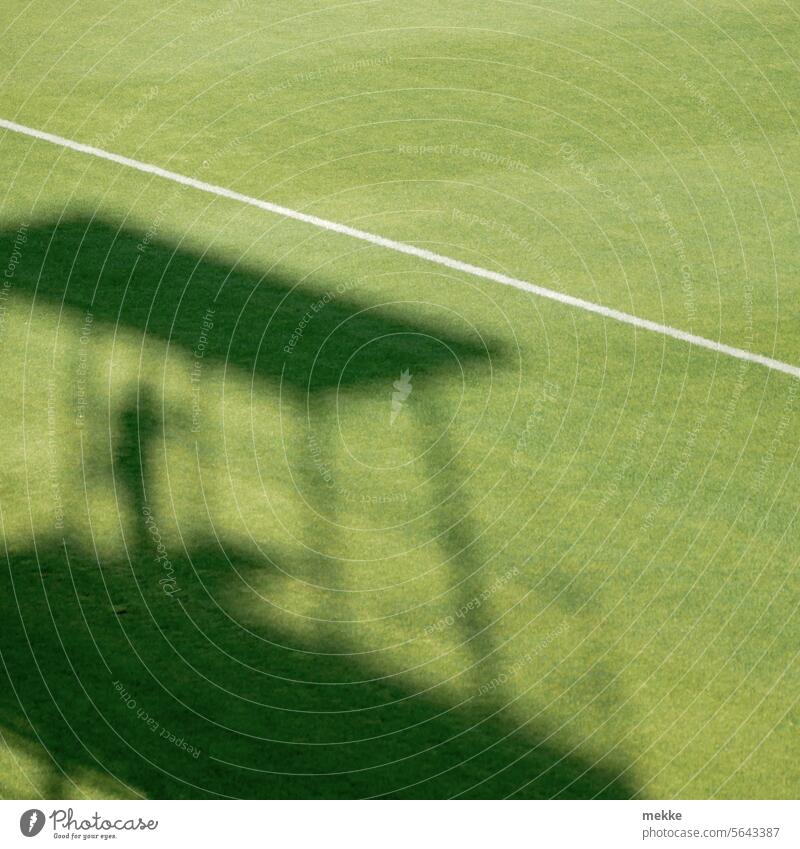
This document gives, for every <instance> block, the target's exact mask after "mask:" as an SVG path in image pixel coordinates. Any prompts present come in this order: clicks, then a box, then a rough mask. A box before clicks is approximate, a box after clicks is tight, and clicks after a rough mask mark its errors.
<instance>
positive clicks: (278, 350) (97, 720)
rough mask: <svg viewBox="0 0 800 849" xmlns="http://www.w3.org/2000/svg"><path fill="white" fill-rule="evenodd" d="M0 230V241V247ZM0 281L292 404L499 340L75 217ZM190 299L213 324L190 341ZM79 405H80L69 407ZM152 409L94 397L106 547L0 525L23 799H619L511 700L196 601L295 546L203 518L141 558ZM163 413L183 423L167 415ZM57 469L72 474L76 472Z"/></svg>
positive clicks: (452, 549)
mask: <svg viewBox="0 0 800 849" xmlns="http://www.w3.org/2000/svg"><path fill="white" fill-rule="evenodd" d="M13 238H14V234H13V233H12V234H8V233H6V234H4V235H3V239H2V245H3V247H5V245H6V243H7V242H8V241H13ZM143 245H144V249H142V246H143ZM15 285H16V287H17V290H18V291H19V290H22V291H24V292H26V294H27V295H29V296H30V297H34V296H35V298H36V301H37V302H39V301H40V300H42V299H44V300H45V301H47V302H48V303H49V304H52V305H56V306H57V307H63V309H64V310H65V311H69V312H72V313H75V314H76V315H77V317H78V319H80V317H81V316H82V315H83V314H85V313H86V312H87V311H89V312H91V313H92V315H93V320H94V322H95V323H96V324H99V323H104V324H106V325H107V326H108V327H109V328H111V329H113V328H117V329H121V328H124V329H125V330H126V331H128V332H133V333H139V334H141V335H142V336H143V337H145V336H146V337H148V338H153V337H156V338H161V339H164V340H169V344H170V345H171V346H178V347H179V348H181V349H183V351H184V352H186V353H191V352H193V351H195V350H197V347H198V344H202V345H203V346H204V362H217V363H225V364H227V367H229V368H235V369H237V370H243V371H244V372H245V373H247V374H248V375H250V374H253V375H254V376H255V377H256V378H257V379H258V380H259V381H260V382H258V383H256V385H255V391H265V390H264V388H263V387H264V383H263V381H267V382H272V383H273V385H274V387H277V385H278V383H279V381H280V379H281V375H283V390H284V391H287V390H288V391H290V392H294V393H296V395H297V396H298V397H301V398H307V397H308V398H310V399H311V400H310V403H311V404H324V403H325V402H324V398H325V396H326V393H327V392H328V391H329V390H336V389H346V390H347V391H352V392H357V391H360V390H361V389H363V388H364V387H367V386H369V385H371V384H374V383H376V382H378V383H380V385H383V382H385V380H386V374H387V373H388V374H396V373H398V372H399V371H400V370H402V369H403V368H405V367H406V365H407V364H408V363H409V362H414V363H420V364H421V365H420V366H419V368H424V369H427V370H430V371H431V372H433V371H436V370H437V369H438V370H440V371H446V370H449V369H452V368H453V353H455V355H456V356H457V358H458V360H459V361H460V363H461V365H462V366H465V367H473V368H475V369H476V370H479V369H481V368H482V367H483V365H482V364H484V363H485V360H486V358H487V357H489V356H494V357H498V356H502V351H501V350H500V348H499V347H498V346H494V347H493V348H490V349H488V350H487V348H486V347H484V345H483V343H482V342H481V341H480V340H478V339H476V338H474V337H473V336H471V335H470V334H469V333H468V332H467V330H466V329H465V328H459V327H457V326H455V325H454V326H448V327H442V326H435V325H432V324H431V323H430V321H429V320H427V319H423V318H420V321H419V322H415V321H413V320H412V319H410V318H409V316H408V313H403V314H402V315H401V314H400V313H397V312H395V311H392V310H390V309H388V308H372V307H370V305H369V303H368V301H367V300H366V299H365V301H364V302H363V303H362V302H360V301H358V300H357V299H355V298H354V296H353V294H352V292H351V293H347V292H344V293H339V292H337V294H336V297H335V298H332V299H331V300H330V301H329V302H327V303H326V304H324V308H321V309H319V310H315V305H316V304H318V303H319V300H320V294H319V292H315V293H314V294H309V291H308V290H307V289H306V288H303V287H298V286H296V281H293V280H292V279H291V278H290V277H288V276H285V275H281V274H280V273H277V272H276V273H274V274H273V273H270V274H267V275H264V274H261V273H259V272H258V271H257V270H254V269H239V270H237V271H235V272H232V271H231V270H230V268H229V266H227V265H226V264H225V263H224V262H221V261H215V260H212V259H208V258H203V257H200V256H198V255H196V254H194V253H191V252H188V251H185V250H176V248H175V247H174V246H171V245H167V244H162V243H159V242H157V241H152V240H151V241H147V240H146V239H145V237H144V236H143V235H142V234H137V233H131V232H128V231H125V230H122V231H120V230H117V229H116V228H113V227H111V226H109V225H108V224H106V223H102V222H96V221H95V222H87V221H72V222H67V223H62V224H61V225H59V226H58V227H57V228H54V227H42V228H39V229H36V228H32V229H31V230H30V232H29V234H28V241H27V244H26V257H25V268H24V269H23V268H22V267H20V270H19V274H18V277H17V279H16V281H15ZM323 291H324V287H323ZM334 291H336V290H335V289H334ZM209 308H211V309H213V310H214V320H213V333H209V334H207V338H206V339H204V340H203V341H202V342H200V341H199V340H200V339H201V336H202V327H203V316H204V314H205V313H206V311H207V310H208V309H209ZM308 315H310V316H312V318H311V319H310V320H308V321H306V323H305V325H304V326H303V327H302V331H303V332H302V334H301V335H300V336H299V337H298V338H297V340H296V342H294V343H292V342H290V340H291V339H292V336H293V334H295V332H296V329H297V328H298V327H299V326H300V324H301V322H302V320H303V317H304V316H308ZM343 328H344V330H343ZM374 339H382V340H389V341H388V342H385V341H384V343H383V344H382V345H381V346H380V355H379V356H375V357H363V358H360V359H359V360H358V363H359V366H358V368H353V367H351V366H347V367H345V366H346V364H348V363H351V362H352V354H353V352H354V351H356V350H357V349H358V348H359V347H360V346H362V345H363V344H364V343H365V342H370V341H371V340H374ZM442 342H444V343H445V344H444V345H443V344H442ZM287 346H288V347H290V348H291V352H290V353H287V351H286V350H285V348H286V347H287ZM321 350H323V351H324V356H318V354H319V353H320V351H321ZM415 368H416V366H415ZM459 379H460V378H459ZM103 403H105V401H101V400H100V399H89V401H88V405H87V406H88V409H89V411H90V413H91V410H92V408H93V407H92V405H93V404H97V405H99V406H102V404H103ZM163 410H164V399H162V398H160V397H154V396H153V395H152V393H151V391H150V390H147V389H144V388H140V389H138V390H137V389H136V387H135V386H134V388H133V390H132V392H131V394H130V396H129V397H127V398H126V399H125V400H124V402H123V404H122V409H121V412H120V411H118V412H117V413H115V421H114V422H113V436H112V437H111V447H112V461H111V467H112V477H113V480H112V485H113V491H114V493H115V494H116V495H117V496H118V497H119V498H120V499H121V501H122V502H123V503H125V504H127V505H132V507H131V509H132V511H133V512H134V516H133V519H132V521H130V522H127V523H126V524H125V526H124V531H123V538H124V542H125V546H126V549H127V557H126V558H122V559H120V558H106V557H104V556H103V555H101V554H98V552H97V551H96V549H95V547H94V545H93V541H92V539H91V538H90V537H88V536H87V535H86V534H85V533H83V532H79V531H78V530H76V529H75V528H74V527H71V526H70V523H69V517H67V524H66V526H65V531H64V541H63V544H62V543H61V542H60V541H59V540H58V539H56V538H55V537H56V536H57V535H52V536H51V537H50V538H45V539H37V541H36V544H35V545H34V544H33V541H31V542H30V543H25V542H24V541H23V542H22V543H18V542H15V540H14V539H12V540H11V541H10V547H9V549H8V551H7V566H6V568H2V569H0V621H2V623H3V624H2V628H1V629H0V655H1V656H2V661H3V666H0V730H8V731H10V732H12V733H13V734H14V735H16V736H17V737H19V738H22V739H24V740H27V741H32V742H33V741H37V740H38V741H40V742H41V743H42V744H43V746H44V747H45V748H46V750H47V752H48V753H49V757H50V759H51V760H52V770H51V772H52V776H53V778H52V779H49V780H48V782H47V783H46V785H44V786H41V787H40V788H39V789H40V791H41V792H42V793H43V794H45V795H48V796H50V797H56V796H57V797H70V796H72V795H74V793H75V789H74V787H73V786H72V785H71V783H70V780H69V777H70V776H74V777H78V778H81V777H83V776H85V775H86V774H87V773H97V774H102V775H105V776H113V777H114V778H115V779H117V780H118V781H119V782H121V783H122V785H123V787H124V788H127V789H128V792H129V793H141V794H144V795H146V796H148V797H154V798H183V797H206V796H231V797H244V798H298V797H299V798H360V797H367V796H376V795H389V796H392V795H394V796H399V797H412V798H413V797H426V798H442V797H451V796H455V795H458V794H465V795H466V796H470V795H476V796H478V797H481V798H487V797H500V796H506V795H509V794H513V793H514V792H515V791H517V790H518V788H520V787H523V786H524V788H525V789H524V791H523V794H524V795H525V796H526V797H529V798H551V797H557V796H558V797H561V798H590V797H594V796H596V795H599V796H601V797H614V798H619V797H629V796H631V795H632V794H633V793H634V792H635V788H634V787H633V786H632V785H631V784H630V782H629V780H628V779H627V778H625V779H622V778H619V777H618V776H619V775H620V773H621V771H622V770H623V769H624V768H625V766H626V765H625V764H620V763H618V762H613V763H612V762H609V763H602V762H600V763H598V762H592V761H591V760H589V759H588V758H586V757H584V756H582V755H580V754H577V753H575V752H572V751H571V747H569V746H568V741H565V740H562V739H558V738H556V737H551V736H550V734H549V731H548V730H546V729H537V728H532V727H530V724H529V725H527V726H525V728H524V729H522V730H520V729H519V728H518V726H519V718H518V717H514V716H512V715H511V714H510V712H508V713H507V712H506V711H504V710H498V709H497V706H496V705H494V704H489V703H487V702H486V701H481V700H480V699H476V698H472V699H468V700H467V701H466V702H463V703H461V704H452V703H451V702H450V700H451V699H452V696H450V695H448V692H447V690H446V688H445V687H435V688H433V689H428V690H426V691H423V692H420V691H419V684H418V682H416V681H415V680H414V678H413V676H412V675H409V676H408V678H407V680H406V679H405V678H404V677H403V676H400V675H392V676H391V677H384V676H382V674H381V672H380V670H376V669H375V668H374V667H372V666H370V665H369V663H368V662H367V661H365V660H364V659H363V658H361V657H360V656H357V655H348V654H347V653H348V651H351V650H352V645H351V644H349V643H347V642H346V641H344V640H342V641H340V642H336V641H335V640H334V639H333V638H332V639H331V640H329V641H326V642H325V644H324V645H317V644H315V643H314V642H313V641H311V640H307V641H306V642H303V641H302V640H301V639H299V640H298V641H296V642H295V643H294V644H293V646H292V647H291V648H289V647H286V646H285V645H284V640H285V635H286V633H287V628H286V627H279V625H278V624H273V621H272V620H271V619H270V616H265V617H264V621H263V622H260V623H259V624H258V625H257V626H253V625H252V623H248V626H247V627H246V628H245V627H243V626H242V623H240V622H237V621H236V618H235V616H233V615H231V614H230V612H229V610H228V609H227V608H226V607H225V605H224V604H221V603H220V600H221V599H225V598H226V597H228V596H229V594H230V592H231V588H232V586H233V587H234V588H236V587H238V586H239V584H240V583H241V587H240V591H241V592H246V591H247V590H246V587H247V581H246V580H245V581H243V582H240V578H241V577H244V578H245V579H246V578H247V577H248V576H249V575H251V574H253V573H255V572H258V573H259V577H260V579H261V580H262V581H263V580H264V579H266V580H270V579H271V577H272V576H273V575H274V576H275V579H276V580H277V579H278V574H277V569H276V567H275V564H280V563H281V562H287V563H290V562H291V561H292V559H293V558H298V559H299V558H301V557H302V556H303V553H302V552H295V551H281V550H275V551H274V552H270V558H269V560H270V562H265V560H264V556H263V553H262V552H260V551H259V550H257V549H256V548H255V546H254V545H251V544H250V543H248V541H247V540H246V539H227V538H226V539H224V540H222V541H220V540H218V539H216V538H215V537H214V535H213V533H212V530H211V529H209V532H208V535H207V538H206V539H205V541H201V542H197V541H196V538H195V541H193V542H192V544H191V550H188V551H187V550H181V549H180V548H179V547H177V546H174V545H173V546H171V547H170V548H169V550H168V551H167V550H163V551H162V549H161V548H160V541H161V536H162V534H161V531H162V530H163V529H162V528H160V527H159V522H160V521H161V517H160V516H157V515H156V514H155V512H153V513H151V512H150V506H149V505H150V504H151V500H150V489H151V482H152V481H153V479H154V478H155V476H156V474H157V469H156V465H157V463H158V459H157V453H158V452H157V447H156V446H157V445H158V444H159V437H160V434H161V432H162V431H163V428H164V418H163V416H164V412H163ZM103 412H104V413H106V412H107V411H105V410H104V411H103ZM179 412H180V414H182V415H183V416H184V419H185V421H186V422H187V424H186V427H187V429H188V427H189V416H188V413H187V412H186V411H179ZM167 414H169V413H167ZM87 447H88V450H89V451H91V450H92V448H93V446H92V445H88V446H87ZM451 452H452V447H448V445H447V443H446V442H442V443H441V445H440V446H439V448H438V449H437V452H433V453H432V454H431V457H430V460H429V469H428V471H429V474H431V475H434V474H435V473H437V472H438V473H439V476H438V478H437V483H436V488H435V490H434V497H435V498H436V499H437V501H445V500H447V498H448V493H449V491H450V490H451V489H452V487H451V486H448V484H447V475H448V474H451V472H449V471H448V470H447V468H446V466H447V462H448V460H449V459H450V457H451ZM443 469H444V470H443ZM75 479H76V484H75V485H76V486H82V484H81V483H79V481H80V470H79V469H76V470H75ZM468 508H469V505H468V503H467V501H466V496H465V494H464V493H463V492H462V493H460V494H458V495H456V496H455V497H454V498H453V499H451V501H450V508H449V509H448V510H447V511H446V515H448V516H450V517H451V519H452V520H453V521H452V522H451V525H450V526H449V527H448V528H444V529H443V530H444V549H445V551H446V554H447V557H449V558H450V562H449V564H448V569H449V570H451V572H452V577H451V582H452V584H456V583H457V581H458V577H459V570H463V572H464V575H463V577H464V578H465V579H466V580H465V582H464V588H463V589H462V590H460V591H459V596H458V597H459V598H460V599H466V598H467V597H468V596H470V595H474V594H475V593H476V592H478V591H479V586H478V585H477V583H476V581H477V576H478V575H479V574H480V571H479V569H478V560H479V553H478V552H477V546H478V545H479V543H476V540H478V539H479V537H480V529H479V528H477V527H475V526H474V525H473V524H472V523H471V522H470V521H469V520H468V519H463V517H464V516H465V515H466V514H467V512H468ZM460 517H461V520H460V521H459V518H460ZM288 571H289V572H290V573H291V572H292V571H293V570H292V569H288ZM237 591H239V590H237ZM476 639H477V641H478V642H479V643H480V645H481V649H480V651H481V653H482V654H485V653H487V652H488V651H489V650H490V649H491V647H492V644H491V642H490V641H488V634H483V635H481V636H478V637H477V638H476ZM487 665H490V664H487ZM21 706H22V707H21ZM473 785H479V786H478V788H477V790H475V791H474V792H473V793H471V792H470V788H472V787H473Z"/></svg>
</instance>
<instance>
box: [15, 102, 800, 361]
mask: <svg viewBox="0 0 800 849" xmlns="http://www.w3.org/2000/svg"><path fill="white" fill-rule="evenodd" d="M0 127H2V128H4V129H6V130H10V131H11V132H13V133H21V134H22V135H25V136H30V137H31V138H34V139H39V140H41V141H46V142H50V144H55V145H58V146H59V147H64V148H67V149H69V150H74V151H76V152H78V153H85V154H88V155H89V156H96V157H97V158H98V159H107V160H108V161H109V162H116V163H117V164H118V165H124V166H125V167H126V168H133V169H135V170H136V171H142V172H144V173H145V174H153V175H154V176H156V177H162V178H163V179H165V180H171V181H172V182H173V183H180V184H181V185H183V186H191V187H192V188H193V189H197V190H198V191H201V192H207V193H208V194H211V195H217V196H219V197H223V198H228V199H229V200H235V201H239V203H246V204H248V205H249V206H255V207H258V208H259V209H263V210H265V211H266V212H272V213H274V214H275V215H281V216H283V217H284V218H293V219H294V220H295V221H302V222H303V223H305V224H311V225H312V226H314V227H319V228H320V229H321V230H330V231H331V232H333V233H340V234H342V235H343V236H350V237H351V238H352V239H359V240H361V241H362V242H369V244H371V245H378V246H379V247H382V248H387V249H388V250H390V251H396V252H397V253H401V254H409V255H410V256H415V257H418V258H419V259H424V260H425V261H426V262H432V263H435V264H436V265H443V266H444V267H445V268H452V269H454V270H455V271H462V272H464V273H465V274H471V275H472V276H473V277H482V278H483V279H484V280H491V281H492V282H494V283H501V284H502V285H504V286H513V287H514V288H515V289H521V290H522V291H523V292H530V294H532V295H537V296H538V297H540V298H548V299H549V300H551V301H557V302H558V303H560V304H566V305H567V306H570V307H576V308H577V309H581V310H584V311H585V312H591V313H595V314H597V315H602V316H603V317H604V318H611V319H613V320H614V321H621V322H622V323H623V324H630V325H633V327H641V328H642V329H643V330H649V331H651V332H652V333H660V334H661V335H662V336H669V337H670V338H671V339H678V340H680V341H681V342H687V343H688V344H690V345H697V346H698V347H699V348H707V349H708V350H709V351H716V353H718V354H725V355H726V356H728V357H735V358H736V359H737V360H746V361H747V362H751V363H758V365H762V366H765V367H766V368H769V369H773V370H774V371H780V372H783V373H784V374H790V375H791V376H792V377H797V378H800V367H798V366H793V365H790V364H789V363H784V362H781V361H780V360H774V359H772V358H771V357H765V356H762V355H761V354H754V353H752V352H751V351H745V350H743V349H741V348H733V347H731V346H730V345H723V344H722V343H721V342H715V341H713V340H712V339H706V338H705V337H703V336H696V335H695V334H694V333H686V332H685V331H683V330H678V329H677V328H675V327H670V326H669V325H667V324H659V323H658V322H656V321H650V320H649V319H646V318H639V317H638V316H635V315H631V314H630V313H626V312H621V311H620V310H614V309H611V308H609V307H604V306H601V305H600V304H595V303H593V302H592V301H585V300H583V299H582V298H575V297H573V296H572V295H565V294H563V293H562V292H556V291H555V290H554V289H547V288H545V287H544V286H537V285H535V284H534V283H528V282H526V281H525V280H519V279H517V278H516V277H509V276H508V275H506V274H499V273H498V272H496V271H490V270H489V269H488V268H481V267H480V266H478V265H471V264H470V263H468V262H461V260H458V259H451V258H450V257H447V256H443V255H442V254H437V253H434V252H433V251H428V250H425V249H424V248H417V247H415V246H414V245H407V244H405V243H404V242H396V241H394V240H393V239H386V238H384V237H383V236H378V235H376V234H374V233H368V232H367V231H366V230H358V229H356V228H355V227H348V226H347V225H346V224H337V223H336V222H335V221H328V220H327V219H326V218H319V217H317V216H316V215H308V214H307V213H305V212H298V211H297V210H295V209H289V208H288V207H286V206H279V205H278V204H276V203H270V202H269V201H266V200H258V198H254V197H250V196H249V195H243V194H241V193H239V192H234V191H232V190H231V189H226V188H223V187H222V186H215V185H212V184H211V183H204V182H203V181H202V180H195V179H194V177H186V176H184V175H183V174H176V173H175V172H174V171H167V170H166V169H165V168H159V166H158V165H149V164H148V163H146V162H140V161H139V160H138V159H130V158H129V157H127V156H120V155H119V154H116V153H110V152H109V151H107V150H101V149H100V148H99V147H92V146H91V145H88V144H82V143H81V142H76V141H72V140H71V139H65V138H63V137H62V136H56V135H53V134H52V133H45V132H43V131H42V130H36V129H33V128H32V127H26V126H24V125H23V124H16V123H14V121H8V120H6V119H4V118H0Z"/></svg>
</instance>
